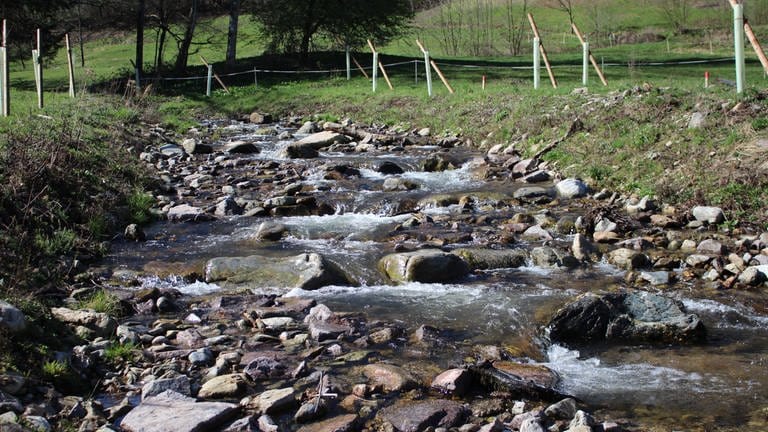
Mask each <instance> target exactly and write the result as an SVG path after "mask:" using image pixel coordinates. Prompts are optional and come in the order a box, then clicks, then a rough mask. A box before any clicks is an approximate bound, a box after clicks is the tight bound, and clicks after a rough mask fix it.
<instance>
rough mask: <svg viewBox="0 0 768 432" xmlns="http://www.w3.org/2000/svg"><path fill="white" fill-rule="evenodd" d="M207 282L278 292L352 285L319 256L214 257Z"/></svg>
mask: <svg viewBox="0 0 768 432" xmlns="http://www.w3.org/2000/svg"><path fill="white" fill-rule="evenodd" d="M205 280H206V282H218V283H220V284H221V283H225V284H231V285H235V286H243V287H248V288H263V289H267V288H272V289H273V290H278V291H286V290H287V289H291V288H301V289H306V290H312V289H318V288H321V287H323V286H327V285H349V284H350V282H349V280H348V278H347V277H346V275H344V273H343V272H342V271H341V270H340V269H339V268H338V267H337V266H336V265H335V264H333V263H331V262H330V261H328V260H326V259H325V258H323V257H322V256H321V255H319V254H316V253H306V254H301V255H297V256H294V257H287V258H271V257H264V256H259V255H252V256H248V257H232V258H225V257H223V258H214V259H212V260H209V261H208V263H207V264H206V266H205Z"/></svg>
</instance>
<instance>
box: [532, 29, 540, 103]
mask: <svg viewBox="0 0 768 432" xmlns="http://www.w3.org/2000/svg"><path fill="white" fill-rule="evenodd" d="M540 44H541V40H539V38H537V37H535V38H533V88H534V89H536V90H538V89H539V87H540V86H541V56H540V55H539V45H540Z"/></svg>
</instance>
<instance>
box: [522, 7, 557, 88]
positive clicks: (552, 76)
mask: <svg viewBox="0 0 768 432" xmlns="http://www.w3.org/2000/svg"><path fill="white" fill-rule="evenodd" d="M528 22H529V23H531V29H532V30H533V36H534V37H535V38H537V39H538V40H539V41H541V36H540V35H539V28H538V27H537V26H536V21H534V20H533V15H531V13H530V12H529V13H528ZM539 51H541V58H542V59H543V60H544V65H545V66H546V67H547V73H548V74H549V81H550V82H551V83H552V87H554V88H557V80H556V79H555V74H554V73H553V72H552V66H551V65H550V64H549V59H548V58H547V50H545V49H544V44H543V43H541V42H539Z"/></svg>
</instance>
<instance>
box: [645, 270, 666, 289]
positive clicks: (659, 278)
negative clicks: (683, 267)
mask: <svg viewBox="0 0 768 432" xmlns="http://www.w3.org/2000/svg"><path fill="white" fill-rule="evenodd" d="M640 277H641V278H642V279H643V280H644V281H646V282H648V283H650V284H651V285H654V286H657V285H667V284H669V273H668V272H665V271H655V272H641V273H640Z"/></svg>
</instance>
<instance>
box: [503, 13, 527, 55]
mask: <svg viewBox="0 0 768 432" xmlns="http://www.w3.org/2000/svg"><path fill="white" fill-rule="evenodd" d="M513 3H514V0H507V4H506V19H507V45H508V46H509V53H510V54H512V55H513V56H517V55H520V53H522V46H523V37H524V36H525V33H526V30H527V29H528V26H527V19H526V16H527V15H526V14H527V13H528V0H523V1H522V8H521V11H520V15H519V21H517V22H516V21H515V7H514V4H513Z"/></svg>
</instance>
